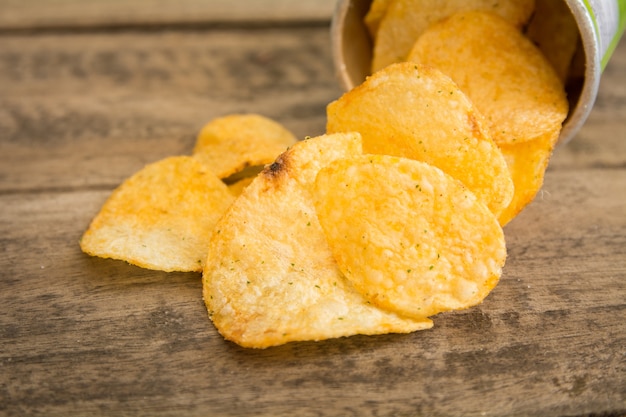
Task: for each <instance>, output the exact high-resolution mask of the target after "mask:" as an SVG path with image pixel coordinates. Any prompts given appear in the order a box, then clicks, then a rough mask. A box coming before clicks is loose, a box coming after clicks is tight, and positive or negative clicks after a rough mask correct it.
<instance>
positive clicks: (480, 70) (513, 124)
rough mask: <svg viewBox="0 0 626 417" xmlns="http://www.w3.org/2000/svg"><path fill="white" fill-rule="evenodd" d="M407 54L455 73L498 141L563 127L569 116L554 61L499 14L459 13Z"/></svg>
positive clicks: (529, 137) (528, 137) (428, 32)
mask: <svg viewBox="0 0 626 417" xmlns="http://www.w3.org/2000/svg"><path fill="white" fill-rule="evenodd" d="M408 59H409V61H412V62H418V63H422V64H426V65H432V66H433V67H436V68H438V69H440V70H441V71H442V72H444V73H445V74H446V75H448V76H450V77H451V78H452V79H453V80H454V81H455V82H456V83H457V84H458V85H459V87H460V88H461V90H463V92H464V93H465V94H467V96H468V97H469V98H470V100H472V102H473V103H474V105H475V106H476V108H477V109H478V110H480V112H481V113H482V114H483V115H484V116H485V118H486V119H487V123H488V125H489V129H490V131H491V135H492V138H493V140H494V141H495V142H496V143H498V144H501V143H514V142H523V141H527V140H533V139H535V138H538V137H541V136H544V135H546V134H548V135H551V134H552V133H554V132H559V131H560V129H561V124H562V122H563V120H565V117H566V116H567V112H568V102H567V97H566V95H565V89H564V87H563V84H562V82H561V80H559V78H558V76H557V75H556V73H555V71H554V69H553V68H552V65H550V63H549V62H548V61H547V60H546V58H545V57H544V56H543V54H542V53H541V52H540V51H539V49H537V47H536V46H535V45H533V43H532V42H531V41H530V40H528V39H527V38H526V37H525V36H524V35H523V34H522V33H521V32H520V31H519V30H518V29H517V28H516V27H514V26H513V25H511V24H510V23H509V22H507V21H506V20H504V19H502V18H501V17H499V16H497V15H495V14H491V13H482V12H467V13H459V14H456V15H453V16H451V17H450V18H448V19H446V20H444V21H442V22H440V23H438V24H436V25H433V26H431V27H430V28H429V29H428V30H426V32H424V34H423V35H422V36H421V37H420V38H419V39H418V41H417V42H416V43H415V46H414V47H413V49H412V51H411V53H410V55H409V58H408Z"/></svg>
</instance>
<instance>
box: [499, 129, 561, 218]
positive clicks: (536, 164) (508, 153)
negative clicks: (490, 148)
mask: <svg viewBox="0 0 626 417" xmlns="http://www.w3.org/2000/svg"><path fill="white" fill-rule="evenodd" d="M557 138H558V135H556V136H554V135H553V136H550V135H546V136H545V137H543V138H537V139H535V140H531V141H526V142H521V143H512V144H503V145H501V146H500V149H501V150H502V154H503V155H504V158H505V159H506V161H507V164H508V166H509V170H510V171H511V175H512V177H513V183H514V184H515V194H514V195H513V200H511V203H510V204H509V206H508V207H507V208H506V209H505V210H504V211H503V212H502V213H500V215H499V216H498V220H499V221H500V224H501V225H502V226H504V225H505V224H507V223H508V222H510V221H511V220H513V218H515V217H516V216H517V215H518V214H519V213H520V212H521V211H522V210H523V209H524V207H526V206H527V205H528V204H529V203H530V202H531V201H533V199H534V198H535V196H536V195H537V192H538V191H539V190H540V189H541V186H542V185H543V178H544V174H545V171H546V168H547V167H548V162H549V160H550V156H551V155H552V151H553V149H554V145H555V143H556V139H557Z"/></svg>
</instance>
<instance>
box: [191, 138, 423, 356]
mask: <svg viewBox="0 0 626 417" xmlns="http://www.w3.org/2000/svg"><path fill="white" fill-rule="evenodd" d="M360 151H361V144H360V140H359V136H358V134H354V133H353V134H338V135H328V136H321V137H317V138H313V139H307V140H304V141H301V142H299V143H297V144H296V145H294V146H293V147H292V148H290V149H289V150H288V151H286V152H285V153H283V154H282V155H280V156H279V157H278V159H277V160H276V161H275V162H274V163H273V164H271V165H269V166H268V167H267V168H266V169H265V170H264V171H263V172H262V173H261V174H259V175H258V176H257V177H256V178H255V180H254V181H253V182H252V183H251V184H250V185H249V186H248V187H247V188H246V189H245V190H244V191H243V193H242V194H241V195H240V196H239V198H238V199H237V200H236V201H235V202H234V203H233V205H232V206H231V207H230V208H229V209H228V211H227V213H226V214H225V215H224V217H223V218H222V219H221V220H220V221H219V223H218V225H217V226H216V229H215V233H214V235H213V237H212V239H211V242H210V245H209V252H208V258H207V261H206V265H205V268H204V273H203V296H204V300H205V303H206V306H207V309H208V311H209V315H210V317H211V319H212V321H213V323H214V324H215V326H216V328H217V329H218V331H219V332H220V333H221V334H222V335H223V336H224V337H225V338H226V339H228V340H231V341H233V342H235V343H237V344H239V345H241V346H245V347H252V348H265V347H269V346H274V345H280V344H283V343H286V342H290V341H303V340H322V339H327V338H333V337H340V336H348V335H354V334H380V333H389V332H402V333H406V332H411V331H415V330H421V329H427V328H430V327H431V326H432V322H431V321H430V320H427V319H408V318H404V317H401V316H398V315H396V314H394V313H392V312H387V311H384V310H380V309H378V308H376V307H374V306H372V305H371V304H370V303H369V302H368V301H367V300H366V299H365V298H363V297H362V296H361V294H360V293H358V292H357V291H356V290H355V289H354V287H353V286H352V284H350V282H349V281H347V280H346V279H345V277H344V276H343V275H342V274H341V272H340V271H339V269H338V268H337V264H336V262H335V260H334V259H333V257H332V253H331V252H330V248H329V247H328V243H327V242H326V238H325V236H324V233H323V231H322V229H321V226H320V224H319V221H318V220H317V216H316V214H315V207H314V205H313V195H312V193H313V187H314V181H315V177H316V175H317V172H318V171H319V169H320V168H321V167H323V166H325V165H328V164H330V163H332V161H334V160H337V159H339V158H345V157H348V156H350V155H354V154H359V153H360Z"/></svg>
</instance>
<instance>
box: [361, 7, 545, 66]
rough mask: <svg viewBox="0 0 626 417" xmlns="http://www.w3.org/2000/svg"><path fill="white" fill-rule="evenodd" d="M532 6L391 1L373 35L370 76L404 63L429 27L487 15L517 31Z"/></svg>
mask: <svg viewBox="0 0 626 417" xmlns="http://www.w3.org/2000/svg"><path fill="white" fill-rule="evenodd" d="M534 3H535V2H534V0H500V1H492V0H447V1H440V0H394V1H392V2H391V3H390V4H389V7H388V9H387V12H386V13H385V15H384V17H383V19H382V20H381V22H380V26H379V29H378V32H377V34H376V42H375V43H374V50H373V59H372V72H376V71H378V70H380V69H382V68H384V67H386V66H387V65H389V64H393V63H394V62H400V61H404V60H405V59H406V57H407V55H408V54H409V51H410V50H411V47H412V46H413V44H414V43H415V41H416V40H417V39H418V38H419V37H420V36H421V34H422V33H423V32H424V31H425V30H426V29H427V28H428V27H429V26H431V25H432V24H434V23H436V22H438V21H440V20H442V19H445V18H446V17H448V16H451V15H453V14H455V13H458V12H462V11H469V10H484V11H490V12H493V13H497V14H498V15H500V16H502V17H504V18H505V19H507V21H509V22H511V23H512V24H513V25H515V26H516V27H518V28H521V27H522V26H523V25H524V24H525V23H526V22H527V21H528V19H529V18H530V16H531V15H532V12H533V9H534ZM461 35H462V34H461Z"/></svg>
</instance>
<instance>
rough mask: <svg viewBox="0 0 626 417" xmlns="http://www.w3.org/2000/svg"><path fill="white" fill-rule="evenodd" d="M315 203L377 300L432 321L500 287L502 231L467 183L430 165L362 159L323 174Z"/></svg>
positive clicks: (338, 248)
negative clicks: (445, 312)
mask: <svg viewBox="0 0 626 417" xmlns="http://www.w3.org/2000/svg"><path fill="white" fill-rule="evenodd" d="M315 207H316V210H317V215H318V218H319V221H320V224H321V225H322V228H323V230H324V233H325V234H326V237H327V239H328V243H329V245H330V248H331V250H332V253H333V255H334V257H335V259H336V260H337V264H338V265H339V269H340V270H341V272H343V273H344V275H345V276H346V277H347V279H348V280H350V281H351V282H352V283H353V284H354V286H355V288H356V289H357V290H358V291H359V292H361V294H363V296H364V297H365V298H367V299H368V300H370V301H371V302H372V303H373V304H374V305H377V306H380V307H381V308H385V309H389V310H391V311H395V312H397V313H398V314H401V315H407V316H410V317H416V318H419V317H427V316H432V315H434V314H437V313H439V312H443V311H448V310H452V309H462V308H467V307H470V306H473V305H476V304H478V303H480V302H481V301H482V300H483V299H484V298H485V297H486V296H487V294H488V293H489V292H490V291H491V290H492V289H493V288H494V287H495V286H496V284H497V282H498V280H499V278H500V274H501V271H502V267H503V265H504V261H505V258H506V247H505V242H504V234H503V232H502V228H501V227H500V225H499V224H498V221H497V219H496V218H495V216H494V215H493V214H492V213H491V212H490V211H489V209H487V207H486V206H485V205H484V204H482V203H481V202H480V201H478V200H477V199H476V197H475V196H474V194H473V193H471V192H470V191H469V190H467V188H466V187H464V186H463V185H462V184H461V183H460V182H458V181H457V180H455V179H453V178H452V177H450V176H448V175H446V174H444V173H443V171H441V170H440V169H438V168H436V167H433V166H432V165H428V164H425V163H423V162H419V161H414V160H410V159H406V158H397V157H391V156H386V155H362V156H357V157H352V158H348V159H343V160H339V161H336V162H335V163H333V164H331V165H329V166H327V167H325V168H323V169H322V170H320V172H319V174H318V175H317V180H316V199H315Z"/></svg>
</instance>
